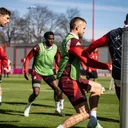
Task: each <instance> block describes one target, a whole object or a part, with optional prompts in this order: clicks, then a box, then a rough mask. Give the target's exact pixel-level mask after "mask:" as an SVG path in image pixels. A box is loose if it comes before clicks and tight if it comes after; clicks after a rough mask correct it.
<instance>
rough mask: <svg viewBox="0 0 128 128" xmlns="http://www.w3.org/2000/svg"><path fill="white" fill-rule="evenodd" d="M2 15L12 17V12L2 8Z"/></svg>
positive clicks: (0, 12) (0, 10)
mask: <svg viewBox="0 0 128 128" xmlns="http://www.w3.org/2000/svg"><path fill="white" fill-rule="evenodd" d="M0 14H2V15H9V16H10V15H11V12H10V11H9V10H7V9H6V8H4V7H1V8H0Z"/></svg>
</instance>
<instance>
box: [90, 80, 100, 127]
mask: <svg viewBox="0 0 128 128" xmlns="http://www.w3.org/2000/svg"><path fill="white" fill-rule="evenodd" d="M88 84H89V90H88V91H89V92H90V93H91V94H90V97H89V104H90V121H89V123H88V128H90V127H95V126H97V128H102V126H101V125H100V124H99V123H98V121H97V108H98V103H99V98H100V95H101V91H102V86H101V84H99V83H97V82H93V81H89V83H88Z"/></svg>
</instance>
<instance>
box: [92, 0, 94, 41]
mask: <svg viewBox="0 0 128 128" xmlns="http://www.w3.org/2000/svg"><path fill="white" fill-rule="evenodd" d="M94 19H95V0H93V1H92V42H93V41H94Z"/></svg>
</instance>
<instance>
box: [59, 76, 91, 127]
mask: <svg viewBox="0 0 128 128" xmlns="http://www.w3.org/2000/svg"><path fill="white" fill-rule="evenodd" d="M59 87H60V88H61V89H62V91H63V92H64V94H65V95H66V96H67V97H68V99H69V101H70V102H71V104H72V105H73V107H74V108H75V110H76V114H74V115H72V116H70V117H69V118H67V119H66V120H65V121H64V122H63V123H62V124H61V125H59V126H58V127H57V128H70V127H72V126H74V125H76V124H77V123H80V122H82V121H84V120H86V119H88V118H89V108H88V104H87V101H86V98H85V96H83V94H82V92H81V90H80V88H79V86H78V84H77V82H76V81H73V80H71V79H70V78H68V77H66V78H64V79H62V78H61V79H60V82H59Z"/></svg>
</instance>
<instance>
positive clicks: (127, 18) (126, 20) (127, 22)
mask: <svg viewBox="0 0 128 128" xmlns="http://www.w3.org/2000/svg"><path fill="white" fill-rule="evenodd" d="M124 23H125V24H128V13H127V14H126V19H125V21H124Z"/></svg>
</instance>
